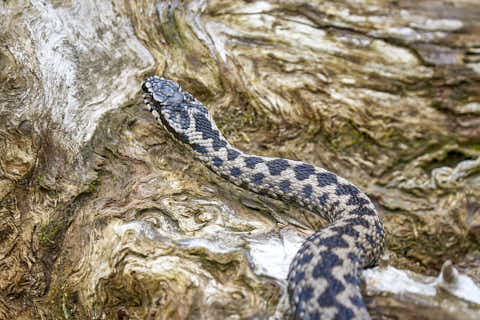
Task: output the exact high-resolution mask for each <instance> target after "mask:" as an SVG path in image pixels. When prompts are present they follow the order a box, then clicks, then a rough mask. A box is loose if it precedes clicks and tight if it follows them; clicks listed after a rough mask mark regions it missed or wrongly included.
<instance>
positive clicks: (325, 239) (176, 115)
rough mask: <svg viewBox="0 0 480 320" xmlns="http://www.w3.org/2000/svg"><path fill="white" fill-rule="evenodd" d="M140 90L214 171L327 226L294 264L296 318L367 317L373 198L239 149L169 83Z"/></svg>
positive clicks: (321, 173) (325, 174)
mask: <svg viewBox="0 0 480 320" xmlns="http://www.w3.org/2000/svg"><path fill="white" fill-rule="evenodd" d="M142 89H143V91H144V101H145V103H146V105H147V106H148V108H149V110H150V111H151V112H152V114H153V116H154V117H155V119H156V121H157V122H158V124H160V125H161V126H162V127H164V128H165V130H166V131H167V132H168V133H169V134H170V135H171V136H172V137H173V138H174V139H175V140H177V141H178V142H180V143H181V144H182V145H185V146H187V147H188V148H189V149H191V151H192V152H193V154H194V156H195V157H196V158H197V159H199V160H201V161H202V162H203V163H204V164H205V165H206V166H207V167H208V168H210V169H211V170H212V171H213V172H215V173H216V174H218V175H220V176H222V177H223V178H225V179H227V180H229V181H231V182H232V183H234V184H236V185H238V186H240V187H242V188H244V189H247V190H250V191H253V192H256V193H259V194H263V195H267V196H269V197H272V198H275V199H280V200H283V201H289V202H294V203H296V204H298V205H299V206H301V207H305V208H307V209H309V210H311V211H312V212H315V213H317V214H319V215H320V216H321V217H323V218H324V219H326V220H327V221H328V222H329V223H330V224H329V225H328V226H327V227H325V228H323V229H321V230H319V231H318V232H316V233H315V234H314V235H312V236H310V237H309V238H308V239H307V240H306V241H305V242H304V243H303V245H302V247H301V249H300V250H299V251H298V252H297V254H296V256H295V258H294V260H293V262H292V263H291V265H290V270H289V274H288V294H289V298H290V303H291V305H292V307H293V317H294V318H295V319H308V320H314V319H369V318H370V317H369V315H368V312H367V309H366V308H365V305H364V302H363V299H362V296H361V293H360V289H359V282H360V269H361V268H364V267H368V266H372V265H374V264H375V263H376V262H377V260H378V258H379V257H380V255H381V254H382V252H383V249H384V242H385V236H384V231H383V225H382V222H381V221H380V218H379V216H378V215H377V212H376V210H375V207H374V205H373V204H372V202H371V201H370V199H369V198H368V197H367V196H366V195H365V194H364V193H362V192H361V191H360V190H359V189H358V188H357V187H355V186H354V185H353V184H352V183H350V182H349V181H347V180H345V179H344V178H341V177H339V176H337V175H336V174H334V173H331V172H329V171H327V170H325V169H322V168H319V167H315V166H312V165H310V164H306V163H303V162H299V161H293V160H287V159H281V158H268V157H262V156H255V155H250V154H247V153H244V152H242V151H240V150H237V149H235V148H234V147H232V146H231V145H230V144H229V143H228V141H227V140H226V139H225V138H224V137H223V136H222V134H221V133H220V131H219V130H218V128H217V126H216V124H215V121H214V120H213V118H212V116H211V115H210V113H209V112H208V110H207V108H206V107H205V106H204V105H203V104H201V103H200V102H199V101H197V100H196V99H195V98H194V97H193V96H192V95H190V94H189V93H188V92H186V91H184V90H183V89H182V88H181V87H180V86H179V85H178V84H177V83H175V82H173V81H171V80H166V79H163V78H160V77H156V76H154V77H149V78H147V79H146V80H145V81H144V83H143V84H142Z"/></svg>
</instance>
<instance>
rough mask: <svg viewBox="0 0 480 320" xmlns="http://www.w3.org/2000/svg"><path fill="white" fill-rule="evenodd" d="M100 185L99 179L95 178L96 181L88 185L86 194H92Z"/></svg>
mask: <svg viewBox="0 0 480 320" xmlns="http://www.w3.org/2000/svg"><path fill="white" fill-rule="evenodd" d="M100 183H101V180H100V178H97V179H95V180H93V181H92V182H90V184H89V185H88V192H89V193H94V192H95V189H96V188H97V187H98V186H99V185H100Z"/></svg>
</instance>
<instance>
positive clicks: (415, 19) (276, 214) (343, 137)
mask: <svg viewBox="0 0 480 320" xmlns="http://www.w3.org/2000/svg"><path fill="white" fill-rule="evenodd" d="M0 41H1V42H0V44H1V45H0V115H1V121H0V150H1V151H0V319H61V318H65V319H100V318H105V319H152V318H154V319H187V317H189V318H190V319H242V318H246V317H249V316H252V315H259V316H264V317H268V316H271V315H273V314H275V313H276V314H277V315H284V314H288V312H286V310H287V309H288V306H287V305H286V303H285V300H284V299H283V297H284V296H283V295H282V294H283V293H284V285H285V282H284V280H283V278H284V276H285V272H286V270H287V268H288V263H289V261H290V259H291V257H292V255H293V253H294V251H295V248H296V247H297V246H298V244H299V243H300V242H301V240H302V239H303V238H305V237H306V236H307V235H308V234H310V233H311V232H312V228H313V227H315V226H319V225H320V224H321V223H322V222H319V221H317V220H316V219H315V218H314V217H313V215H311V214H309V213H308V212H304V211H300V210H298V209H296V208H290V207H288V206H287V205H284V204H281V203H277V202H273V201H269V200H267V199H264V198H259V197H257V196H255V195H252V194H250V193H247V192H244V191H241V190H240V189H237V188H235V187H232V186H230V185H229V184H227V183H226V182H223V181H220V180H219V179H218V178H217V177H214V176H213V175H212V174H211V173H209V172H208V170H206V169H204V168H203V167H201V166H200V165H199V164H197V163H196V162H195V161H193V160H192V158H191V156H190V155H189V154H188V152H186V151H185V150H182V149H181V148H179V147H177V146H176V145H175V144H174V143H173V142H172V141H170V139H169V138H168V136H167V135H165V133H164V132H163V131H162V130H161V129H160V128H158V127H157V126H156V125H155V124H154V122H153V120H152V118H151V117H150V115H149V114H148V113H147V112H146V111H144V110H143V106H142V101H141V95H140V83H141V81H142V80H143V78H144V77H145V76H146V75H150V74H159V75H163V76H164V77H168V78H171V79H173V80H175V81H178V82H179V83H180V84H182V85H183V86H184V87H185V88H186V89H188V90H189V91H191V92H192V93H193V94H194V95H196V96H197V97H198V98H199V99H200V100H201V101H203V102H204V103H205V104H206V105H207V106H208V107H209V108H210V110H211V111H212V112H213V113H214V115H215V118H216V119H217V122H218V124H219V125H220V127H221V129H222V131H223V132H224V134H225V135H226V136H227V137H228V138H229V140H230V142H231V143H232V144H234V145H236V146H237V147H239V148H241V149H243V150H246V151H249V152H250V153H258V154H263V155H268V156H281V157H286V158H291V159H298V160H303V161H306V162H309V163H312V164H315V165H319V166H323V167H326V168H327V169H329V170H331V171H334V172H336V173H338V174H340V175H342V176H344V177H346V178H348V179H350V180H351V181H353V182H354V183H355V184H357V185H358V186H360V187H361V188H362V189H364V190H365V191H366V192H367V193H368V194H369V195H370V196H371V197H372V199H373V200H374V202H375V203H376V205H377V207H378V209H379V212H380V213H381V214H382V217H383V220H384V222H385V226H386V229H387V234H388V248H389V251H388V254H387V255H386V256H385V258H384V260H383V261H382V263H381V266H380V267H378V268H376V269H374V270H372V271H369V272H368V273H366V274H365V280H366V281H365V282H366V290H365V294H366V296H367V302H368V305H369V310H370V312H371V313H372V315H373V316H374V317H375V318H389V317H391V318H398V319H409V318H416V317H420V316H421V317H423V318H425V319H439V318H440V319H474V317H475V316H476V315H478V312H479V309H480V301H475V300H471V299H473V298H472V297H474V296H475V290H476V289H478V287H476V286H475V284H474V283H471V284H470V285H469V286H466V287H462V285H464V282H462V281H464V280H465V278H457V277H455V276H450V277H449V276H443V279H444V280H442V281H439V282H438V283H440V284H439V285H435V284H432V285H429V286H428V285H424V284H423V283H422V282H421V281H420V278H416V280H417V282H415V281H413V280H412V283H413V288H414V289H412V290H410V291H409V290H408V289H405V290H406V291H402V292H397V291H395V288H393V287H396V284H395V285H393V287H392V285H391V284H390V286H389V283H390V282H395V280H392V279H391V278H390V279H388V275H390V276H392V275H395V274H397V273H395V272H400V273H399V274H400V275H401V276H402V277H403V276H405V277H406V276H407V273H404V272H403V271H399V270H397V269H401V270H410V271H411V272H415V273H418V274H423V275H425V276H431V275H437V274H438V273H439V270H440V267H441V266H442V265H443V264H444V263H445V261H447V260H449V259H450V260H452V261H453V264H454V266H455V267H456V268H457V269H459V271H460V272H462V273H465V274H467V275H468V276H469V277H470V278H468V279H473V280H474V281H476V283H477V284H478V283H479V281H480V254H479V253H480V200H479V199H480V3H479V2H478V0H462V1H436V0H435V1H434V0H431V1H409V0H408V1H403V0H402V1H393V0H392V1H379V0H378V1H365V2H362V1H353V0H351V1H347V0H345V1H310V2H297V1H225V0H221V1H220V0H217V1H183V2H180V1H164V2H158V3H154V2H151V1H100V0H98V1H94V0H88V1H70V2H69V1H65V2H63V1H39V0H31V1H6V2H5V1H4V2H0ZM393 268H396V269H393ZM392 270H393V271H392ZM444 270H445V271H444V273H443V274H444V275H451V274H454V273H455V271H454V269H452V268H451V267H449V265H448V263H447V264H446V265H445V267H444ZM452 277H453V278H452ZM421 279H423V281H427V282H428V281H433V278H421ZM445 279H446V280H445ZM448 279H457V280H458V279H461V281H460V280H458V281H457V284H455V281H452V280H448ZM404 280H405V279H404ZM405 281H406V280H405ZM405 281H403V280H402V283H403V282H405ZM465 281H467V280H465ZM467 282H468V281H467ZM459 283H462V284H461V285H460V284H459ZM457 285H458V286H460V290H459V291H460V292H463V293H464V295H463V296H462V294H461V293H458V292H456V291H455V290H454V289H452V288H453V287H455V286H457ZM440 287H442V288H443V289H439V288H440ZM419 288H420V289H419ZM417 289H418V291H416V293H412V292H414V291H415V290H417ZM432 290H433V293H432ZM469 290H473V291H469ZM445 291H447V292H449V293H448V294H445V293H444V292H445ZM457 291H458V290H457Z"/></svg>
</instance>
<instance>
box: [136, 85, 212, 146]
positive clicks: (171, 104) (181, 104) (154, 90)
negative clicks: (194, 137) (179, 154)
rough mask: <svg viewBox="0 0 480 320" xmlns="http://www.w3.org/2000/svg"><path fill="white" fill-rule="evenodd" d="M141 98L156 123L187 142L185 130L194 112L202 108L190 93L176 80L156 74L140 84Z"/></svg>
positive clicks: (189, 124)
mask: <svg viewBox="0 0 480 320" xmlns="http://www.w3.org/2000/svg"><path fill="white" fill-rule="evenodd" d="M142 89H143V100H144V102H145V104H146V105H147V107H148V109H149V111H150V112H151V113H152V114H153V116H154V117H155V119H156V120H157V122H158V124H160V125H161V126H163V128H164V129H165V130H167V131H168V132H169V133H170V134H172V135H173V136H174V137H175V138H176V139H179V140H181V141H182V142H184V143H185V142H187V143H188V141H186V140H188V139H187V135H186V130H187V129H188V128H189V127H190V126H191V123H192V116H193V113H194V112H197V111H199V108H203V109H204V110H203V112H207V113H208V111H207V110H206V108H205V107H203V106H202V105H201V104H200V103H199V102H198V101H197V100H196V99H195V98H194V97H193V96H192V95H191V94H189V93H188V92H186V91H183V89H182V88H181V87H180V85H178V84H177V83H176V82H174V81H171V80H167V79H164V78H160V77H157V76H153V77H148V78H147V79H146V80H145V81H144V82H143V84H142Z"/></svg>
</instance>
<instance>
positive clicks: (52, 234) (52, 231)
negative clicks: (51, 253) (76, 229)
mask: <svg viewBox="0 0 480 320" xmlns="http://www.w3.org/2000/svg"><path fill="white" fill-rule="evenodd" d="M61 230H62V223H60V222H58V221H53V220H52V221H50V222H49V223H47V224H45V225H43V226H41V227H40V229H39V231H38V232H39V239H40V243H41V244H42V245H43V246H45V247H54V246H55V244H56V242H55V239H56V237H57V235H58V233H59V232H60V231H61Z"/></svg>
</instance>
